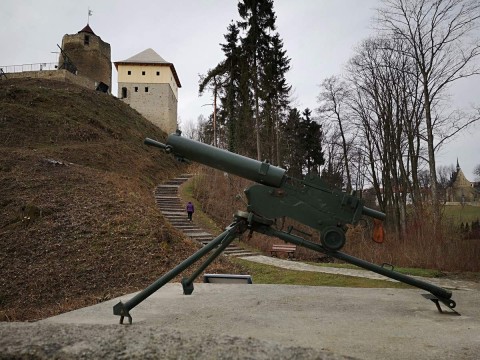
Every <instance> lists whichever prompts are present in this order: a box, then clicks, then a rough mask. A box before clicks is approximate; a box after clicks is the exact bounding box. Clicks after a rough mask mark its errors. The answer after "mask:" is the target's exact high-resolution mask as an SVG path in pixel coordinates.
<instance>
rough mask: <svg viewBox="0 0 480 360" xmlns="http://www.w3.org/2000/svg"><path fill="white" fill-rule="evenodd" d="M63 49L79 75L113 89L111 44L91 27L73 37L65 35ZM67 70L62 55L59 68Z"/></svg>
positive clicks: (61, 55) (86, 27)
mask: <svg viewBox="0 0 480 360" xmlns="http://www.w3.org/2000/svg"><path fill="white" fill-rule="evenodd" d="M62 49H63V51H64V53H65V54H66V55H67V56H68V58H69V60H70V61H71V62H72V64H73V65H74V66H75V67H76V69H77V75H81V76H85V77H88V78H90V79H92V80H95V81H96V82H97V83H100V82H103V83H104V84H106V85H108V89H109V90H111V88H112V60H111V51H110V44H109V43H106V42H104V41H103V40H102V39H101V38H100V36H97V35H95V33H94V32H93V30H92V29H91V28H90V25H88V24H87V26H85V27H84V28H83V29H82V30H80V31H79V32H78V33H76V34H73V35H67V34H65V35H64V36H63V39H62ZM63 67H65V68H67V69H68V65H67V64H64V57H63V54H60V57H59V61H58V68H59V69H61V68H63Z"/></svg>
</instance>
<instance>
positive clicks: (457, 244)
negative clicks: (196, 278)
mask: <svg viewBox="0 0 480 360" xmlns="http://www.w3.org/2000/svg"><path fill="white" fill-rule="evenodd" d="M198 171H199V173H201V174H202V175H201V176H198V177H197V178H196V179H195V183H194V189H195V190H194V195H195V197H196V198H197V199H199V202H200V203H201V204H202V208H203V210H204V211H206V212H207V213H208V214H209V215H210V216H211V217H212V218H214V219H215V220H216V221H217V222H218V223H220V224H222V225H223V226H224V225H226V224H227V223H229V222H230V221H231V219H232V214H233V213H234V211H236V210H245V208H246V206H245V202H246V198H245V196H244V195H243V189H244V188H246V187H247V186H248V184H249V182H248V181H246V180H244V179H241V178H239V177H237V176H232V175H228V176H227V175H226V174H224V173H222V172H220V171H216V170H212V169H209V168H205V167H200V168H199V170H198ZM238 194H240V195H242V196H241V199H240V200H239V199H238V197H237V196H236V195H238ZM219 199H221V201H219ZM431 219H432V216H431V214H430V213H429V212H428V209H426V210H425V211H424V212H423V215H422V216H419V217H417V218H416V219H415V220H414V221H412V222H411V223H410V224H409V225H408V226H407V228H408V233H407V236H405V237H400V236H398V235H397V234H394V233H392V232H390V231H389V229H388V228H387V234H386V239H385V242H384V243H383V244H378V243H375V242H373V241H372V240H371V236H372V228H371V226H372V225H371V224H370V223H369V221H368V220H367V221H362V222H361V223H360V224H359V225H357V226H356V227H354V228H351V229H350V230H349V231H348V232H347V244H346V245H345V247H344V248H343V250H342V251H344V252H346V253H348V254H351V255H353V256H356V257H359V258H362V259H365V260H367V261H371V262H374V263H378V264H382V263H389V264H393V265H395V266H401V267H417V268H425V269H438V270H442V271H449V272H457V271H480V262H479V260H478V259H480V239H465V238H464V237H463V236H462V233H461V232H460V231H459V227H458V224H454V223H453V222H452V221H451V220H448V219H444V221H443V227H442V229H441V230H440V231H439V232H438V233H437V234H434V232H433V231H432V228H433V226H432V224H431ZM287 225H290V224H284V228H286V226H287ZM293 225H294V227H296V228H298V229H300V230H302V231H304V232H307V233H310V234H312V233H313V231H312V229H309V228H305V227H303V226H302V225H301V224H293ZM311 239H312V240H313V241H319V240H318V234H314V233H313V234H312V237H311ZM243 241H244V242H246V243H247V245H250V246H252V247H253V248H256V249H260V250H262V251H263V252H265V253H266V254H269V250H270V249H271V246H272V244H274V243H282V241H281V240H279V239H276V238H271V237H268V236H264V235H259V234H254V236H253V237H252V238H251V239H248V238H247V236H244V238H243ZM297 249H298V250H297V253H296V257H297V259H302V260H310V261H323V259H324V258H323V256H322V255H321V254H319V253H316V252H314V251H311V250H308V249H304V248H297Z"/></svg>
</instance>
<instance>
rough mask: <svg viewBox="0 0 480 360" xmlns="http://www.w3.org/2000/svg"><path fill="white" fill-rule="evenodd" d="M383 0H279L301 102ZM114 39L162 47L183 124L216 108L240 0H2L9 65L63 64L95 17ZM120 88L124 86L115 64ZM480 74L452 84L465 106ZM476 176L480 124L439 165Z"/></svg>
mask: <svg viewBox="0 0 480 360" xmlns="http://www.w3.org/2000/svg"><path fill="white" fill-rule="evenodd" d="M379 5H380V0H275V3H274V10H275V13H276V16H277V31H278V32H279V34H280V37H281V38H282V39H283V41H284V49H285V50H286V51H287V56H289V57H290V58H291V63H290V64H291V70H290V71H289V73H288V74H287V80H288V82H289V83H290V84H291V85H292V87H293V90H294V94H293V96H294V99H295V102H294V105H295V106H297V107H298V108H299V109H301V110H303V109H304V108H306V107H309V108H310V109H315V108H316V107H317V103H316V97H317V95H318V92H319V84H320V83H321V82H322V81H323V79H325V78H326V77H330V76H332V75H339V74H341V73H342V71H343V66H344V65H345V63H346V62H347V61H348V60H349V58H350V57H351V56H352V54H353V49H354V47H355V46H357V45H358V44H359V42H360V41H361V40H363V39H365V38H366V37H368V36H369V35H373V34H374V30H373V26H372V17H373V16H374V15H375V9H376V7H378V6H379ZM88 8H90V9H91V11H92V16H91V17H90V26H91V28H92V29H93V31H94V32H95V33H96V34H97V35H98V36H100V37H101V38H102V40H104V41H106V42H108V43H109V44H110V45H111V49H112V61H119V60H125V59H127V58H129V57H131V56H133V55H135V54H137V53H139V52H141V51H143V50H145V49H147V48H152V49H154V50H155V51H156V52H157V53H158V54H159V55H160V56H162V57H163V58H164V59H165V60H167V61H169V62H172V63H173V64H174V66H175V69H176V70H177V73H178V76H179V78H180V82H181V84H182V88H181V89H180V90H179V103H178V115H179V119H180V124H181V126H185V124H186V123H188V122H196V119H197V117H198V116H199V115H200V114H203V115H204V116H208V114H209V112H211V110H212V109H211V106H210V105H207V106H202V105H204V104H211V103H212V99H211V97H210V96H209V95H208V94H207V95H204V96H203V97H201V98H199V97H198V74H205V73H206V72H207V71H208V69H210V68H212V67H214V66H215V65H217V64H218V63H219V62H220V61H221V60H222V56H223V54H222V52H221V50H220V46H219V44H220V43H223V42H224V38H223V35H224V34H225V33H226V29H227V26H228V24H229V23H230V22H231V21H232V20H234V21H236V20H239V16H238V11H237V1H235V0H175V1H172V0H169V1H166V0H156V1H153V0H136V1H127V0H96V1H93V0H90V1H84V0H75V1H73V0H72V1H71V0H43V1H38V0H2V1H1V8H0V24H1V28H2V37H1V39H2V45H1V46H0V66H6V65H18V64H29V63H40V62H56V61H57V59H58V54H55V53H52V52H56V51H57V46H56V45H57V44H59V45H60V44H61V41H62V37H63V35H64V34H74V33H76V32H78V31H79V30H81V29H82V28H83V27H84V26H85V25H86V24H87V15H88ZM112 75H113V78H112V80H113V83H112V88H113V89H112V92H113V93H114V94H116V93H117V83H116V81H117V76H116V75H117V74H116V71H115V68H113V74H112ZM479 89H480V77H476V78H475V79H471V80H469V81H463V82H462V83H460V84H458V86H456V88H455V89H452V90H451V91H450V93H451V95H452V97H453V99H454V100H455V106H461V107H469V106H471V105H472V104H474V103H476V104H477V105H479V104H480V96H479V95H480V90H479ZM457 157H458V158H459V161H460V165H461V167H462V169H463V171H464V173H465V175H466V176H467V178H468V179H469V180H471V181H472V180H474V175H473V169H474V167H475V165H477V164H480V124H479V125H477V126H476V127H475V128H472V129H470V131H468V132H466V133H464V134H463V135H461V136H457V137H456V138H455V139H454V140H453V141H451V142H450V143H449V144H447V145H446V146H444V147H443V149H442V150H441V152H440V153H438V154H437V165H451V164H456V161H457Z"/></svg>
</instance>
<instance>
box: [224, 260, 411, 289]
mask: <svg viewBox="0 0 480 360" xmlns="http://www.w3.org/2000/svg"><path fill="white" fill-rule="evenodd" d="M232 261H234V262H237V263H239V264H241V265H242V266H243V267H244V268H245V269H246V270H247V272H248V274H249V275H251V276H252V279H253V282H254V283H255V284H283V285H308V286H337V287H359V288H410V286H409V285H406V284H403V283H398V282H391V281H385V280H372V279H365V278H359V277H354V276H344V275H333V274H324V273H317V272H312V271H294V270H287V269H282V268H279V267H276V266H271V265H265V264H259V263H255V262H252V261H248V260H243V259H238V258H232Z"/></svg>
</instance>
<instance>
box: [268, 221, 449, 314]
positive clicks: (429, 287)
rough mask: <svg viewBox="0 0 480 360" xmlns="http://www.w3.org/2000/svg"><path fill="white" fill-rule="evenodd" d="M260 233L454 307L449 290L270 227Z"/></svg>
mask: <svg viewBox="0 0 480 360" xmlns="http://www.w3.org/2000/svg"><path fill="white" fill-rule="evenodd" d="M261 232H264V233H266V234H268V235H272V236H276V237H278V238H280V239H282V240H285V241H287V242H289V243H292V244H296V245H299V246H303V247H306V248H309V249H312V250H315V251H318V252H321V253H324V254H328V255H329V256H332V257H334V258H337V259H340V260H343V261H346V262H349V263H350V264H353V265H357V266H359V267H361V268H364V269H366V270H370V271H373V272H375V273H377V274H380V275H384V276H387V277H389V278H391V279H395V280H398V281H401V282H403V283H405V284H408V285H412V286H415V287H417V288H420V289H423V290H426V291H428V292H430V293H431V294H433V295H435V296H437V297H438V298H440V299H443V300H444V301H447V302H448V303H450V304H451V305H453V306H451V307H452V308H453V307H455V302H454V301H453V300H448V299H450V298H451V297H452V292H451V291H449V290H446V289H444V288H441V287H439V286H436V285H433V284H430V283H427V282H425V281H421V280H418V279H415V278H412V277H410V276H407V275H404V274H400V273H398V272H396V271H393V270H389V269H386V268H383V267H381V266H378V265H375V264H372V263H370V262H368V261H365V260H362V259H359V258H356V257H354V256H351V255H348V254H345V253H342V252H340V251H328V250H326V249H325V248H324V247H323V246H321V245H319V244H316V243H314V242H311V241H308V240H305V239H303V238H301V237H298V236H295V235H292V234H288V233H286V232H283V231H279V230H275V229H272V228H270V227H263V228H262V230H261Z"/></svg>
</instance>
